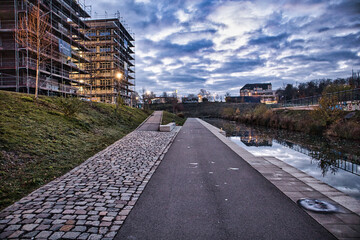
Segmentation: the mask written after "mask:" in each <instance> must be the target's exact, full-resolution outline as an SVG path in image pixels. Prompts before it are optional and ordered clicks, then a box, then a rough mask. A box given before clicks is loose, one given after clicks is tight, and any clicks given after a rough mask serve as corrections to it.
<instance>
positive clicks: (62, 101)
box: [59, 98, 82, 117]
mask: <svg viewBox="0 0 360 240" xmlns="http://www.w3.org/2000/svg"><path fill="white" fill-rule="evenodd" d="M81 104H82V102H81V101H80V100H79V99H77V98H59V105H60V110H61V112H62V113H63V114H64V115H65V116H67V117H71V116H74V115H75V114H76V113H78V112H79V110H80V108H81Z"/></svg>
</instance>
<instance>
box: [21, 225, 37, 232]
mask: <svg viewBox="0 0 360 240" xmlns="http://www.w3.org/2000/svg"><path fill="white" fill-rule="evenodd" d="M37 226H39V224H25V225H23V227H22V230H24V231H32V230H34V229H35V228H36V227H37Z"/></svg>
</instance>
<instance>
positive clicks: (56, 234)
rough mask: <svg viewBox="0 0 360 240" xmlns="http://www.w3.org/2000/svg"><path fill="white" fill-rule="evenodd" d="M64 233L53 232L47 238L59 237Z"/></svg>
mask: <svg viewBox="0 0 360 240" xmlns="http://www.w3.org/2000/svg"><path fill="white" fill-rule="evenodd" d="M64 234H65V233H64V232H54V233H53V234H52V235H51V236H50V237H49V239H52V240H53V239H54V240H55V239H61V237H62V236H63V235H64Z"/></svg>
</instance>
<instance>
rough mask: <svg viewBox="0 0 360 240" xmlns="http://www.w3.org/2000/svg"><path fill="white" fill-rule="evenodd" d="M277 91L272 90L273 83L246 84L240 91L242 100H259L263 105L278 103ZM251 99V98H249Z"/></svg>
mask: <svg viewBox="0 0 360 240" xmlns="http://www.w3.org/2000/svg"><path fill="white" fill-rule="evenodd" d="M275 92H276V91H274V90H272V85H271V83H252V84H245V86H244V87H242V88H241V89H240V99H242V98H244V99H245V98H247V99H248V101H249V99H251V98H254V99H259V101H260V102H261V103H265V104H274V103H277V99H276V94H275ZM249 97H250V98H249Z"/></svg>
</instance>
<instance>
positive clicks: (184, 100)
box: [181, 95, 202, 103]
mask: <svg viewBox="0 0 360 240" xmlns="http://www.w3.org/2000/svg"><path fill="white" fill-rule="evenodd" d="M200 97H201V96H200V95H199V97H198V96H194V97H183V98H182V99H181V101H182V103H198V102H200V101H199V100H200V99H201V100H202V97H201V98H200Z"/></svg>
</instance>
